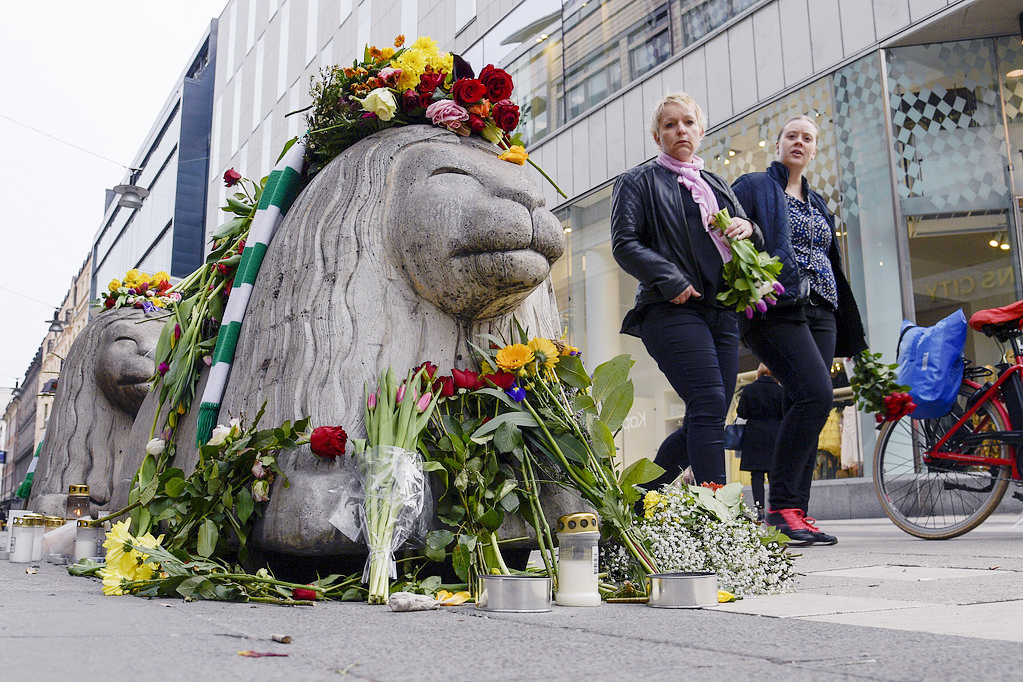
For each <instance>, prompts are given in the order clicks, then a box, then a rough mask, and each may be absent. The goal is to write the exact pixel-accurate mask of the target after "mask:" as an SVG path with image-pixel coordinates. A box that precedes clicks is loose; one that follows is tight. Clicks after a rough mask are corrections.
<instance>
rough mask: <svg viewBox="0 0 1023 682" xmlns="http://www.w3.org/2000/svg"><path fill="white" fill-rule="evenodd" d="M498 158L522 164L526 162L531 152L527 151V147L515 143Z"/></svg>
mask: <svg viewBox="0 0 1023 682" xmlns="http://www.w3.org/2000/svg"><path fill="white" fill-rule="evenodd" d="M497 158H499V159H501V160H502V161H508V162H510V163H517V164H518V165H520V166H521V165H523V164H525V163H526V160H527V159H529V154H527V153H526V148H525V147H521V146H519V145H517V144H513V145H512V146H511V147H509V148H508V151H506V152H504V153H503V154H501V155H500V156H498V157H497Z"/></svg>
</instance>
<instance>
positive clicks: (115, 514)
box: [94, 502, 142, 523]
mask: <svg viewBox="0 0 1023 682" xmlns="http://www.w3.org/2000/svg"><path fill="white" fill-rule="evenodd" d="M141 506H142V503H141V502H132V503H131V504H129V505H128V506H127V507H124V508H123V509H118V510H117V511H115V512H113V513H112V514H107V515H106V516H104V517H102V518H99V519H96V520H95V522H94V523H103V522H104V521H109V520H111V519H116V518H117V517H118V516H122V515H124V514H127V513H128V512H130V511H132V510H134V509H137V508H138V507H141Z"/></svg>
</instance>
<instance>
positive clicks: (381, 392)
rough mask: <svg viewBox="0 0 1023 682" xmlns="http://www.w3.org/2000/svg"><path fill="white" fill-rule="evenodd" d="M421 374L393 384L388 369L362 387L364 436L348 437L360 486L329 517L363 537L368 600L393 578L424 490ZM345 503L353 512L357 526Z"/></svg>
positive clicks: (425, 412)
mask: <svg viewBox="0 0 1023 682" xmlns="http://www.w3.org/2000/svg"><path fill="white" fill-rule="evenodd" d="M422 374H423V370H420V371H418V372H415V373H413V372H412V371H409V373H408V376H407V377H406V379H405V380H404V381H402V382H401V383H399V382H398V381H397V378H396V377H395V374H394V371H393V370H392V369H390V368H388V369H387V370H385V371H384V372H383V373H382V374H381V375H380V383H379V385H378V386H377V391H376V392H374V393H369V392H368V390H367V395H366V410H365V415H366V434H367V438H366V439H365V440H363V439H355V440H354V441H353V442H354V445H355V452H354V459H355V463H356V466H357V467H358V469H359V479H360V482H361V487H360V489H359V490H355V491H352V493H351V495H350V496H348V497H343V498H342V499H341V500H340V501H339V503H338V507H337V509H336V511H335V512H334V514H333V515H331V518H330V522H331V523H332V524H333V525H334V526H335V527H337V528H338V530H340V531H341V532H342V533H344V534H345V535H347V536H348V537H350V538H352V539H353V540H355V539H358V538H359V537H360V536H361V537H363V538H364V539H365V542H366V547H367V549H368V550H369V556H368V557H367V559H366V568H365V571H364V573H363V582H366V583H368V585H369V603H370V604H386V603H387V598H388V594H389V590H390V580H391V579H392V578H397V569H396V566H395V562H394V551H395V550H396V549H398V548H399V547H400V546H401V545H402V544H403V543H404V542H405V541H406V540H407V539H409V537H411V536H412V535H413V534H414V533H415V532H416V531H417V529H418V528H419V526H420V523H421V520H420V516H421V514H422V511H423V506H424V503H425V500H426V497H427V495H428V489H427V486H426V477H425V475H424V473H423V462H422V457H421V456H420V455H419V453H418V452H417V449H418V447H419V437H420V434H422V432H423V429H424V428H425V427H426V423H427V422H428V421H429V419H430V415H431V413H432V412H433V409H434V407H435V406H436V404H437V397H436V396H435V395H434V394H432V393H430V392H426V393H422V394H420V386H421V385H422ZM351 507H354V508H355V509H356V511H357V519H358V525H357V526H355V525H354V523H353V518H352V516H351V514H350V508H351Z"/></svg>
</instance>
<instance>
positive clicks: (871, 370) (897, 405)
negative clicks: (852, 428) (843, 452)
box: [849, 350, 916, 426]
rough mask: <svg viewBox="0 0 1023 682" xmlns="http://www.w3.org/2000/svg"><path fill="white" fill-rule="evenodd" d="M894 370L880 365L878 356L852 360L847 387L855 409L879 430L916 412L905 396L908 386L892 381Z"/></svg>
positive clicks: (864, 353)
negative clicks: (854, 398) (849, 389)
mask: <svg viewBox="0 0 1023 682" xmlns="http://www.w3.org/2000/svg"><path fill="white" fill-rule="evenodd" d="M896 369H898V365H897V364H895V365H886V364H884V363H883V362H881V354H880V353H871V352H870V351H869V350H864V351H862V352H860V354H859V355H857V356H856V357H855V358H853V368H852V372H851V374H850V376H849V385H850V386H851V387H852V390H853V395H854V396H855V397H856V407H857V408H859V409H860V410H861V411H863V412H866V413H868V414H873V415H874V420H875V421H876V422H877V424H878V425H879V426H880V425H881V424H883V423H884V422H894V421H898V420H900V419H902V418H903V417H905V416H906V415H907V414H910V413H912V412H913V410H915V409H916V403H915V402H913V398H912V396H910V395H909V386H903V385H901V384H899V383H898V382H897V381H896V375H895V370H896Z"/></svg>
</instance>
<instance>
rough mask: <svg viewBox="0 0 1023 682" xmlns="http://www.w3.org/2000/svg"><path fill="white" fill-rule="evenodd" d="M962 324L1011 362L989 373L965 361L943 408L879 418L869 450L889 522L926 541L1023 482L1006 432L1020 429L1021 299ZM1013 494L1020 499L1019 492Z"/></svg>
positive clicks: (989, 508)
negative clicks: (924, 414)
mask: <svg viewBox="0 0 1023 682" xmlns="http://www.w3.org/2000/svg"><path fill="white" fill-rule="evenodd" d="M970 326H971V327H972V328H973V329H976V330H977V331H979V332H981V333H983V334H985V335H986V336H989V337H992V338H994V339H995V340H997V341H998V343H999V345H1000V346H1002V347H1003V350H1004V346H1005V344H1009V347H1010V348H1011V350H1012V358H1013V362H1012V363H1011V364H1010V363H1008V362H1005V363H1001V364H999V365H997V366H996V367H995V368H994V370H992V369H990V368H988V367H977V366H973V365H971V364H970V362H969V361H967V366H966V368H965V370H964V373H963V383H962V385H961V386H960V388H959V394H958V397H957V399H956V403H955V405H954V406H953V408H952V411H951V412H949V413H948V414H947V415H945V416H943V417H938V418H936V419H913V418H912V415H907V416H905V417H903V418H902V419H900V420H898V421H895V422H887V423H886V424H884V426H883V427H882V428H881V430H880V432H879V434H878V437H877V445H876V446H875V448H874V486H875V488H876V489H877V495H878V498H879V499H880V500H881V506H882V507H883V508H884V511H885V513H886V514H887V515H888V517H889V518H890V519H891V520H892V521H893V522H894V523H895V525H896V526H898V527H899V528H901V529H902V530H904V531H906V532H907V533H909V534H910V535H915V536H917V537H919V538H924V539H926V540H946V539H948V538H954V537H957V536H959V535H962V534H963V533H966V532H968V531H970V530H973V529H974V528H976V527H977V526H978V525H980V524H981V522H983V521H984V519H986V518H987V517H988V516H990V515H991V513H992V512H993V511H994V510H995V508H996V507H997V506H998V503H999V502H1001V501H1002V497H1003V496H1004V495H1005V491H1006V489H1007V488H1008V486H1009V482H1010V481H1014V482H1015V483H1016V484H1017V486H1020V485H1023V477H1021V475H1020V471H1021V469H1023V458H1021V456H1023V430H1014V429H1013V424H1016V425H1018V426H1019V427H1021V428H1023V377H1021V373H1023V330H1021V329H1023V301H1019V302H1017V303H1014V304H1012V305H1009V306H1005V307H1002V308H992V309H990V310H982V311H980V312H978V313H975V314H974V315H973V316H972V317H971V318H970ZM1003 357H1005V356H1004V355H1003ZM992 379H993V380H992ZM982 382H983V383H982ZM1013 496H1014V497H1016V498H1018V499H1021V500H1023V492H1020V491H1019V490H1016V491H1013Z"/></svg>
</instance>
